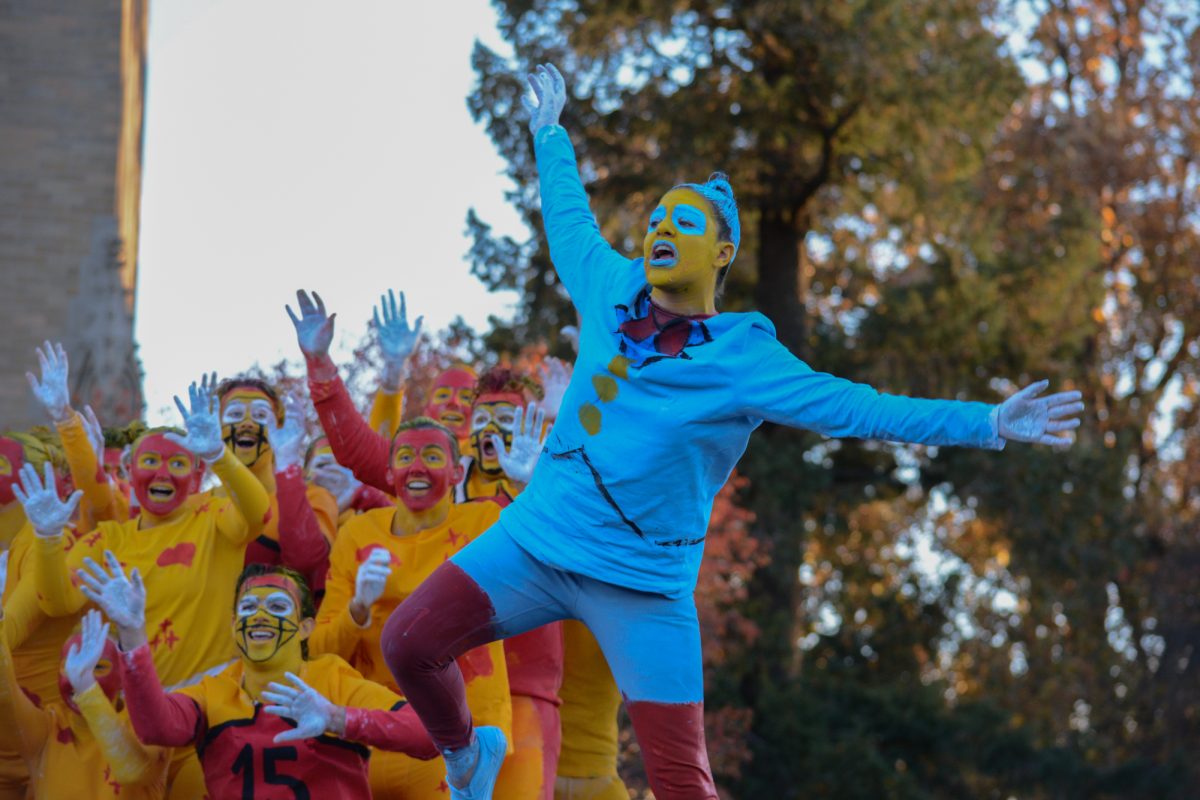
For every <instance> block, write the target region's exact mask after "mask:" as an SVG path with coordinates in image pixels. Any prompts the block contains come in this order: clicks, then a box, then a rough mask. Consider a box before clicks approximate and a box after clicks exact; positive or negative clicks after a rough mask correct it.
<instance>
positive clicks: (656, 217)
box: [646, 206, 667, 231]
mask: <svg viewBox="0 0 1200 800" xmlns="http://www.w3.org/2000/svg"><path fill="white" fill-rule="evenodd" d="M666 218H667V210H666V209H665V208H663V207H662V206H659V207H658V208H656V209H654V213H653V214H651V215H650V227H648V228H647V229H646V230H650V231H652V230H654V229H655V228H657V227H658V226H659V223H661V222H662V221H663V220H664V219H666Z"/></svg>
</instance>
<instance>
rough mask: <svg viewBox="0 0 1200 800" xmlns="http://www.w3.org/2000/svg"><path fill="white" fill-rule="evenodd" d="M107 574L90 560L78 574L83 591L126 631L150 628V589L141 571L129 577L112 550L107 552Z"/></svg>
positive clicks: (105, 559) (135, 568) (131, 573)
mask: <svg viewBox="0 0 1200 800" xmlns="http://www.w3.org/2000/svg"><path fill="white" fill-rule="evenodd" d="M104 561H105V563H106V564H107V565H108V569H107V570H106V569H105V568H104V567H102V566H100V565H99V564H97V563H96V562H95V561H93V560H92V559H90V558H84V559H83V569H80V570H77V571H76V573H75V574H76V575H78V576H79V581H80V583H79V591H81V592H83V595H84V597H86V598H87V599H88V600H91V601H92V602H93V603H95V604H96V605H97V606H99V607H100V608H101V609H102V610H103V611H104V613H105V615H106V616H107V617H108V618H109V619H111V620H112V621H113V622H115V623H116V624H117V627H118V628H120V629H122V630H141V629H142V628H144V627H145V625H146V586H145V584H143V583H142V576H141V573H139V572H138V570H137V567H134V568H133V570H132V571H131V572H130V573H129V576H128V577H126V575H125V570H124V569H123V568H122V567H121V562H120V561H118V560H117V557H116V556H115V555H113V552H112V551H111V550H105V551H104Z"/></svg>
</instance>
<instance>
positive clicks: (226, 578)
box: [18, 376, 269, 797]
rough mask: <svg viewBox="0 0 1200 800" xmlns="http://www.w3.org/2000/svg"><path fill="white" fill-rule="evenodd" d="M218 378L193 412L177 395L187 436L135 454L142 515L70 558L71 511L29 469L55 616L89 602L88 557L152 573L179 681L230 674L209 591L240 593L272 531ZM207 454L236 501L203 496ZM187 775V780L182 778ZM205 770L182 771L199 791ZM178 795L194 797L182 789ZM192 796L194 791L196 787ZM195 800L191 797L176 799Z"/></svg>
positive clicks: (193, 393)
mask: <svg viewBox="0 0 1200 800" xmlns="http://www.w3.org/2000/svg"><path fill="white" fill-rule="evenodd" d="M215 384H216V379H215V376H214V378H213V379H212V381H211V382H210V381H209V380H208V379H205V380H204V381H203V382H202V383H201V384H200V385H199V386H197V385H196V384H192V386H191V388H190V390H189V393H190V408H185V407H184V405H183V404H182V402H181V401H179V400H178V398H176V403H177V405H178V406H179V408H180V411H181V412H182V413H183V415H184V421H185V424H186V427H187V436H186V438H185V437H181V436H179V435H178V434H177V433H175V432H171V431H166V432H164V431H163V430H162V429H154V430H151V431H149V432H148V433H147V434H146V435H144V436H143V437H142V438H141V439H140V440H139V441H138V443H137V445H136V447H135V448H134V456H133V475H132V478H133V490H134V494H135V495H136V497H137V499H138V504H139V506H140V507H141V514H140V516H139V517H138V518H137V519H133V520H128V521H126V522H101V523H100V524H99V526H98V527H97V528H96V530H95V531H94V532H93V533H90V534H88V535H86V536H82V537H80V538H79V540H78V541H77V542H75V544H74V546H73V547H71V548H70V552H67V547H66V544H67V542H66V540H65V537H63V536H62V535H61V534H62V531H63V529H64V527H65V525H66V523H67V521H68V520H69V519H70V510H69V509H67V508H65V505H66V504H64V503H62V501H61V500H59V498H58V496H57V494H55V492H54V490H53V487H52V486H47V485H46V484H45V483H43V482H42V481H41V480H40V479H39V478H38V475H37V473H36V471H35V470H33V469H32V467H30V466H28V465H26V467H24V468H23V470H22V481H23V484H24V485H25V487H26V489H25V497H24V498H23V497H22V495H21V494H18V499H21V500H22V503H23V504H24V505H25V509H26V514H27V515H28V517H29V519H30V521H31V522H32V523H33V527H34V530H35V532H36V533H37V537H36V542H35V543H34V544H35V547H34V553H35V564H36V566H35V570H34V574H35V576H36V586H37V592H38V600H39V602H40V604H41V606H42V609H43V610H44V611H45V612H46V613H47V614H49V615H51V616H63V615H67V614H73V613H76V612H78V611H79V610H80V609H81V608H82V607H83V605H84V603H85V598H84V596H83V595H82V594H81V593H80V591H79V590H78V589H77V588H76V587H75V586H74V585H73V584H72V582H71V574H72V571H73V570H75V569H77V568H78V567H79V566H80V565H81V564H82V563H83V561H84V559H85V558H89V557H90V558H93V559H98V558H100V555H101V554H102V553H103V552H104V551H105V550H111V551H113V552H114V553H116V554H117V555H118V557H119V558H120V560H121V562H122V563H124V564H127V565H129V566H131V567H136V568H138V569H139V570H140V572H141V573H142V574H144V575H145V576H146V581H147V583H148V585H149V586H150V589H151V595H150V596H151V603H150V606H149V608H147V618H148V620H149V622H150V625H151V630H152V634H151V639H150V645H151V650H152V651H153V656H154V661H155V666H156V667H157V668H158V670H159V674H161V675H162V676H163V679H164V680H165V681H167V683H168V684H169V685H184V684H187V683H191V682H195V681H197V680H199V679H200V678H201V677H203V675H204V674H206V673H209V672H213V671H217V670H220V669H222V668H223V667H224V666H225V665H226V664H228V663H230V662H231V660H232V659H233V649H232V646H231V643H230V641H229V637H228V636H227V635H226V634H225V631H224V628H223V625H222V624H221V621H220V619H219V618H214V615H213V614H212V613H211V610H210V608H209V606H208V605H207V603H206V600H205V598H206V596H207V594H208V592H209V591H215V592H222V593H228V592H231V591H232V590H233V586H234V583H235V581H236V580H237V576H238V572H239V571H240V570H241V568H242V565H243V561H244V558H245V550H246V544H247V543H248V542H250V541H251V540H253V539H254V537H255V536H257V535H258V534H259V533H261V531H262V527H263V520H264V518H265V517H266V515H267V510H268V507H269V505H268V499H267V495H266V492H265V491H263V488H262V485H261V484H259V482H258V481H257V480H255V478H254V476H253V475H252V474H251V473H250V471H249V470H248V469H247V468H246V467H245V466H244V465H243V464H242V463H241V462H240V461H238V460H237V459H236V458H235V457H234V456H233V454H232V453H230V452H229V451H228V450H226V448H225V446H224V443H223V442H222V441H221V424H220V420H219V418H218V416H217V410H216V401H215V399H214V398H213V397H212V395H211V390H212V388H213V387H214V386H215ZM197 456H198V457H199V458H200V459H201V460H202V461H204V462H205V463H207V464H208V465H209V466H210V467H211V469H212V470H213V472H214V473H215V474H216V475H217V477H218V478H220V480H221V482H222V484H223V485H224V487H225V488H226V490H227V491H228V493H229V497H228V498H220V497H214V496H213V495H212V494H208V493H206V494H200V495H194V494H193V476H194V472H195V470H196V468H197V464H196V459H197ZM180 770H186V771H185V773H184V777H183V778H182V779H181V778H179V777H178V774H179V771H180ZM198 779H199V771H198V765H196V764H195V763H194V759H193V764H192V765H191V766H190V767H189V766H187V765H186V764H184V756H177V759H176V762H175V763H174V764H173V765H172V774H171V781H172V792H173V793H174V792H175V791H177V789H176V785H177V784H180V783H181V782H182V785H183V786H185V787H187V786H191V787H194V785H195V782H196V780H198ZM178 791H184V790H182V789H180V790H178ZM187 791H188V792H191V791H192V789H188V790H187ZM177 796H183V797H189V796H191V795H190V794H187V793H185V794H183V795H176V794H172V797H177Z"/></svg>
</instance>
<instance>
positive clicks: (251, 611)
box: [237, 592, 296, 619]
mask: <svg viewBox="0 0 1200 800" xmlns="http://www.w3.org/2000/svg"><path fill="white" fill-rule="evenodd" d="M260 608H262V609H263V610H265V611H266V612H267V613H268V614H270V615H271V616H273V617H289V616H291V614H292V612H293V611H294V610H295V608H296V604H295V602H294V601H293V600H292V597H291V595H289V594H288V593H287V592H271V593H270V594H269V595H267V596H266V597H265V598H260V597H259V596H258V595H254V594H249V593H247V594H244V595H242V598H241V599H240V600H238V604H237V615H238V619H246V618H247V617H252V616H254V615H255V614H257V613H258V610H259V609H260Z"/></svg>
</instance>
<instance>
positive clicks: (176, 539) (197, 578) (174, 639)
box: [35, 493, 255, 686]
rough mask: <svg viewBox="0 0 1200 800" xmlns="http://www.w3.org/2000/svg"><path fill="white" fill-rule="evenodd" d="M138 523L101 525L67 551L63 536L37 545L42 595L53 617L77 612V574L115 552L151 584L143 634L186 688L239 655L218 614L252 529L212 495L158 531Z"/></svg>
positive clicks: (170, 679) (159, 664)
mask: <svg viewBox="0 0 1200 800" xmlns="http://www.w3.org/2000/svg"><path fill="white" fill-rule="evenodd" d="M138 522H139V521H138V520H136V519H134V520H128V521H126V522H120V523H118V522H102V523H100V525H99V526H98V527H97V528H96V530H95V531H94V532H93V533H90V534H88V535H86V536H81V537H79V539H78V540H77V541H76V542H75V544H74V546H73V547H71V548H70V549H69V550H67V548H66V546H65V544H64V542H63V538H62V537H54V538H50V539H39V540H38V542H37V544H38V545H39V546H38V547H37V548H35V549H36V550H38V551H39V558H40V559H41V560H40V561H39V562H38V564H39V566H38V572H37V577H38V590H39V592H40V593H41V595H42V597H41V600H42V603H43V608H45V609H46V611H47V612H48V613H51V614H55V613H70V612H74V611H78V610H79V609H80V608H82V607H83V605H84V603H85V599H84V597H83V595H82V594H81V593H80V592H79V590H78V589H77V588H75V585H74V575H75V571H76V570H77V569H79V568H80V566H81V565H82V564H83V559H84V558H85V557H89V558H91V559H93V560H94V561H96V562H98V563H101V564H102V563H104V551H105V550H111V551H113V553H115V554H116V556H117V558H118V559H119V560H120V562H121V564H122V565H123V566H124V568H125V570H126V572H128V571H129V570H131V569H133V568H135V567H136V568H137V569H138V570H139V572H140V573H141V575H142V580H143V581H144V582H145V584H146V635H147V636H148V637H149V639H150V648H151V651H152V653H153V655H154V665H155V667H156V669H157V670H158V674H159V675H160V676H161V677H162V680H163V683H164V684H166V685H168V686H178V685H182V684H184V683H187V682H189V681H191V680H195V679H197V678H198V677H199V676H200V675H201V673H204V672H206V671H209V670H212V669H214V668H217V669H219V668H221V667H223V666H224V665H225V664H227V663H229V662H230V661H231V660H233V658H234V656H235V655H236V653H235V651H234V646H233V638H232V637H231V636H230V633H229V630H230V627H229V626H230V617H229V616H228V614H226V613H222V612H220V611H217V612H214V610H213V609H214V608H220V609H224V608H227V607H228V605H227V604H228V602H229V599H230V598H232V597H233V592H234V588H235V585H236V583H237V577H238V575H239V574H240V573H241V570H242V562H243V559H244V556H245V551H246V543H247V542H248V541H249V540H250V539H251V538H252V537H253V535H254V533H255V531H254V530H253V529H252V528H251V527H250V526H249V525H247V523H246V521H245V519H244V518H243V516H242V514H241V512H239V511H238V510H237V508H236V507H235V506H234V504H233V501H231V500H229V499H226V498H219V497H214V496H213V495H212V494H210V493H205V494H202V495H196V496H194V497H191V498H189V499H188V500H187V502H186V504H185V506H184V507H183V509H182V513H180V514H178V515H177V516H176V518H175V519H172V520H170V521H168V522H164V523H162V524H161V525H157V526H155V527H153V528H149V529H147V530H139V529H138ZM43 565H44V567H43ZM68 579H70V581H68Z"/></svg>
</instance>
